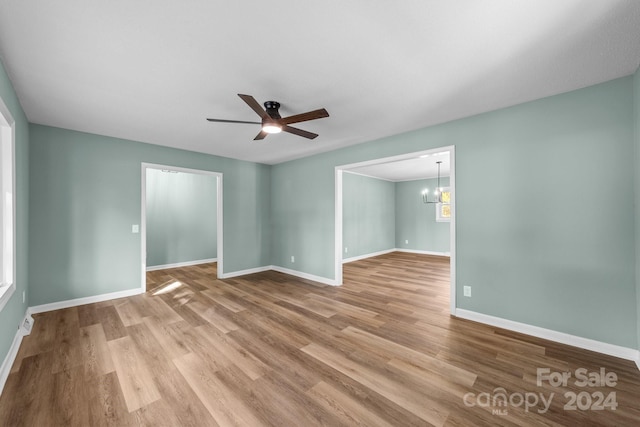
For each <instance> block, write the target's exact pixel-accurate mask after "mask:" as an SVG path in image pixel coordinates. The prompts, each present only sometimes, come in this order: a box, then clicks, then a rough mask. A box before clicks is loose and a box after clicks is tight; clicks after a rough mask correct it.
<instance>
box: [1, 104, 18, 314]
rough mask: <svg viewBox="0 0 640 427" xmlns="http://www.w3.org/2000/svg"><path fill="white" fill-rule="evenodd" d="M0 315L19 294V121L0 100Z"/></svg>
mask: <svg viewBox="0 0 640 427" xmlns="http://www.w3.org/2000/svg"><path fill="white" fill-rule="evenodd" d="M0 166H1V169H0V209H1V211H0V227H1V228H2V229H1V230H0V245H1V246H0V311H2V310H3V309H4V307H5V306H6V304H7V302H8V301H9V299H10V298H11V296H12V295H13V293H14V292H15V290H16V283H15V282H16V281H15V272H16V239H15V236H16V223H15V218H16V177H15V121H14V119H13V116H12V115H11V113H10V112H9V109H8V108H7V106H6V105H5V103H4V101H3V100H2V98H0Z"/></svg>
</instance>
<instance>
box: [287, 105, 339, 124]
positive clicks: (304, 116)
mask: <svg viewBox="0 0 640 427" xmlns="http://www.w3.org/2000/svg"><path fill="white" fill-rule="evenodd" d="M324 117H329V112H328V111H327V110H325V109H324V108H321V109H319V110H313V111H308V112H306V113H301V114H295V115H293V116H289V117H285V118H282V119H280V120H279V122H280V123H282V124H283V125H289V124H291V123H300V122H306V121H308V120H315V119H322V118H324Z"/></svg>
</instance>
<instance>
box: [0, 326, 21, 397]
mask: <svg viewBox="0 0 640 427" xmlns="http://www.w3.org/2000/svg"><path fill="white" fill-rule="evenodd" d="M23 336H24V335H23V334H22V332H21V331H20V329H18V330H17V331H16V334H15V336H14V337H13V342H12V343H11V347H10V348H9V352H8V353H7V356H6V357H5V358H4V361H3V362H2V366H0V394H2V390H3V389H4V385H5V384H6V382H7V378H9V373H10V372H11V367H12V366H13V362H15V360H16V356H17V355H18V349H20V344H21V343H22V337H23Z"/></svg>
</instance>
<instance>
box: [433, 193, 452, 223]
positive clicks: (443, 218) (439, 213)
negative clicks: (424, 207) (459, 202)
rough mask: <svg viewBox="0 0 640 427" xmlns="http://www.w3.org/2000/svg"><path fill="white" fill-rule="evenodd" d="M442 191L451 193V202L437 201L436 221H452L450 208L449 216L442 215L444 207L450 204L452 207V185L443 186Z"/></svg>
mask: <svg viewBox="0 0 640 427" xmlns="http://www.w3.org/2000/svg"><path fill="white" fill-rule="evenodd" d="M440 192H441V193H449V203H436V222H451V210H449V216H448V217H446V216H443V215H442V207H443V206H445V205H446V206H449V209H451V187H442V189H441V190H440Z"/></svg>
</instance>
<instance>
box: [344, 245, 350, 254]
mask: <svg viewBox="0 0 640 427" xmlns="http://www.w3.org/2000/svg"><path fill="white" fill-rule="evenodd" d="M344 253H345V254H347V253H349V248H348V247H346V246H345V247H344Z"/></svg>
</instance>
